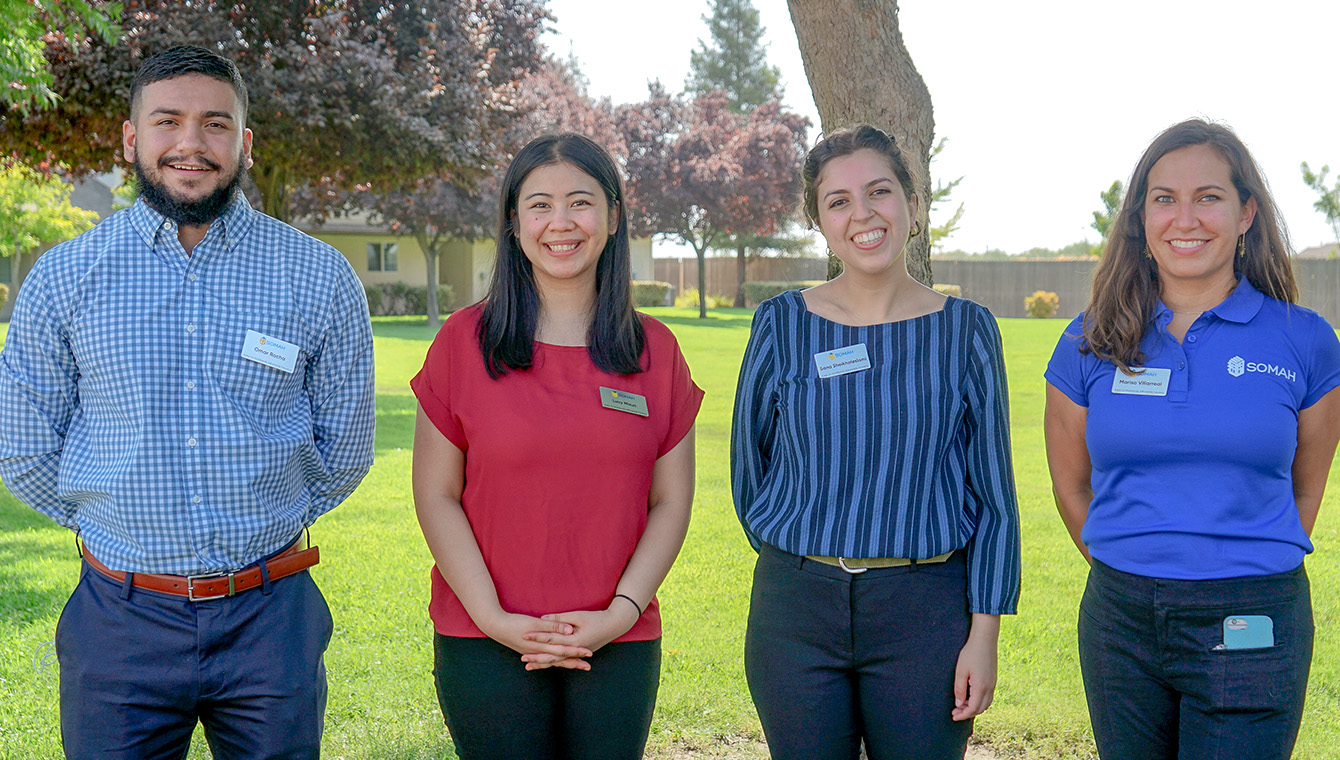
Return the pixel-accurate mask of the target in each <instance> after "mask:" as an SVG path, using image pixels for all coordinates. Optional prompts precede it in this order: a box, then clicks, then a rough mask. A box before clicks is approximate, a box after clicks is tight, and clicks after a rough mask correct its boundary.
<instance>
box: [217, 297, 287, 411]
mask: <svg viewBox="0 0 1340 760" xmlns="http://www.w3.org/2000/svg"><path fill="white" fill-rule="evenodd" d="M227 330H228V332H227V333H226V334H225V335H223V336H222V337H221V339H220V343H219V348H218V350H216V351H214V352H212V354H211V356H210V359H209V361H210V365H211V366H210V369H211V370H212V373H211V374H212V375H213V380H214V382H215V384H216V385H217V387H218V390H219V392H220V394H221V395H222V396H223V398H225V399H226V400H227V401H228V402H229V403H231V404H232V406H233V407H234V408H235V409H236V410H237V411H239V412H241V413H242V414H243V415H245V416H247V417H249V418H251V420H252V422H253V424H255V425H257V426H258V427H260V428H262V429H269V428H273V427H275V426H277V425H279V424H280V423H281V422H283V421H284V420H285V419H286V418H287V417H288V415H290V414H292V413H294V412H295V411H297V410H299V409H301V410H302V411H304V412H305V411H307V404H305V403H303V404H299V401H300V396H301V393H302V389H303V379H304V376H305V375H306V372H307V362H308V359H309V354H308V347H307V345H306V344H307V339H308V336H307V335H306V334H305V330H304V329H303V323H302V321H301V320H300V319H298V317H297V316H296V315H294V314H292V313H291V312H268V311H254V312H249V313H247V314H245V315H243V316H241V317H239V318H237V319H235V320H232V321H231V324H230V326H229V327H228V328H227ZM252 330H254V331H255V332H257V333H260V334H261V335H263V336H269V337H273V338H276V339H278V340H281V341H284V342H286V343H289V344H291V345H293V346H294V349H293V350H294V351H295V352H296V354H297V356H296V360H295V362H294V365H293V371H292V372H288V371H286V370H284V369H279V368H277V367H272V366H269V365H267V364H262V363H260V362H258V361H253V360H251V359H247V358H245V357H244V353H245V351H246V349H247V348H249V341H248V339H247V335H248V331H252Z"/></svg>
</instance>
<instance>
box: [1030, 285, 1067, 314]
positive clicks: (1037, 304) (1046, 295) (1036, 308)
mask: <svg viewBox="0 0 1340 760" xmlns="http://www.w3.org/2000/svg"><path fill="white" fill-rule="evenodd" d="M1060 305H1061V299H1060V298H1059V297H1057V295H1056V294H1055V293H1053V292H1051V291H1050V290H1036V291H1034V292H1033V295H1031V296H1029V297H1028V298H1025V299H1024V311H1026V312H1028V316H1030V317H1035V318H1037V319H1046V318H1048V317H1050V316H1051V315H1053V314H1055V313H1056V309H1057V307H1059V306H1060Z"/></svg>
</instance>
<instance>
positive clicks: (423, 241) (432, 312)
mask: <svg viewBox="0 0 1340 760" xmlns="http://www.w3.org/2000/svg"><path fill="white" fill-rule="evenodd" d="M414 238H415V239H416V240H418V242H419V250H421V251H423V264H424V271H425V273H426V274H427V277H428V293H427V295H428V326H429V327H437V326H438V324H439V322H438V320H439V319H440V313H439V311H438V303H437V253H438V248H439V246H441V245H442V238H441V236H437V237H434V238H433V239H432V240H431V241H430V240H429V239H428V234H427V233H425V232H423V231H416V232H415V233H414Z"/></svg>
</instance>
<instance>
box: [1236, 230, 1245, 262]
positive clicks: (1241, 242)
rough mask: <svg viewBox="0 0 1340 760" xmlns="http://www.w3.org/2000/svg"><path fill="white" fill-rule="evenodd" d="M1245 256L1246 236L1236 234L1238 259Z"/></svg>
mask: <svg viewBox="0 0 1340 760" xmlns="http://www.w3.org/2000/svg"><path fill="white" fill-rule="evenodd" d="M1245 258H1247V236H1246V235H1238V260H1239V261H1241V260H1243V259H1245Z"/></svg>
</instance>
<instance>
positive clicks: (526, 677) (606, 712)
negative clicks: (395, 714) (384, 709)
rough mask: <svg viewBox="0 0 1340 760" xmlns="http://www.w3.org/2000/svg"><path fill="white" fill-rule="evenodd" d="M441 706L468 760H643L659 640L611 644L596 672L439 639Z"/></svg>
mask: <svg viewBox="0 0 1340 760" xmlns="http://www.w3.org/2000/svg"><path fill="white" fill-rule="evenodd" d="M435 649H436V663H435V668H434V675H435V676H436V678H437V699H438V704H440V705H441V706H442V716H443V717H444V718H445V719H446V722H447V730H449V731H450V732H451V739H452V742H454V743H455V745H456V753H457V754H458V755H459V756H460V758H461V760H494V759H495V758H508V760H560V759H564V760H637V759H639V758H641V757H642V751H643V749H644V748H645V747H646V744H647V732H648V731H649V730H650V729H651V714H652V711H653V710H654V709H655V707H656V690H657V688H658V686H659V685H660V673H661V641H660V639H655V640H652V641H628V642H623V643H618V644H606V645H605V646H603V647H601V648H600V649H598V650H596V653H595V654H594V655H593V656H591V657H590V658H589V662H590V663H591V669H590V670H589V671H582V670H569V669H566V668H545V669H543V670H526V669H525V663H523V662H521V655H519V654H517V653H516V652H514V651H512V650H511V649H508V648H507V647H505V646H503V645H502V644H499V643H498V642H496V641H494V640H492V639H467V638H460V637H456V636H442V635H437V636H436V641H435Z"/></svg>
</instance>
